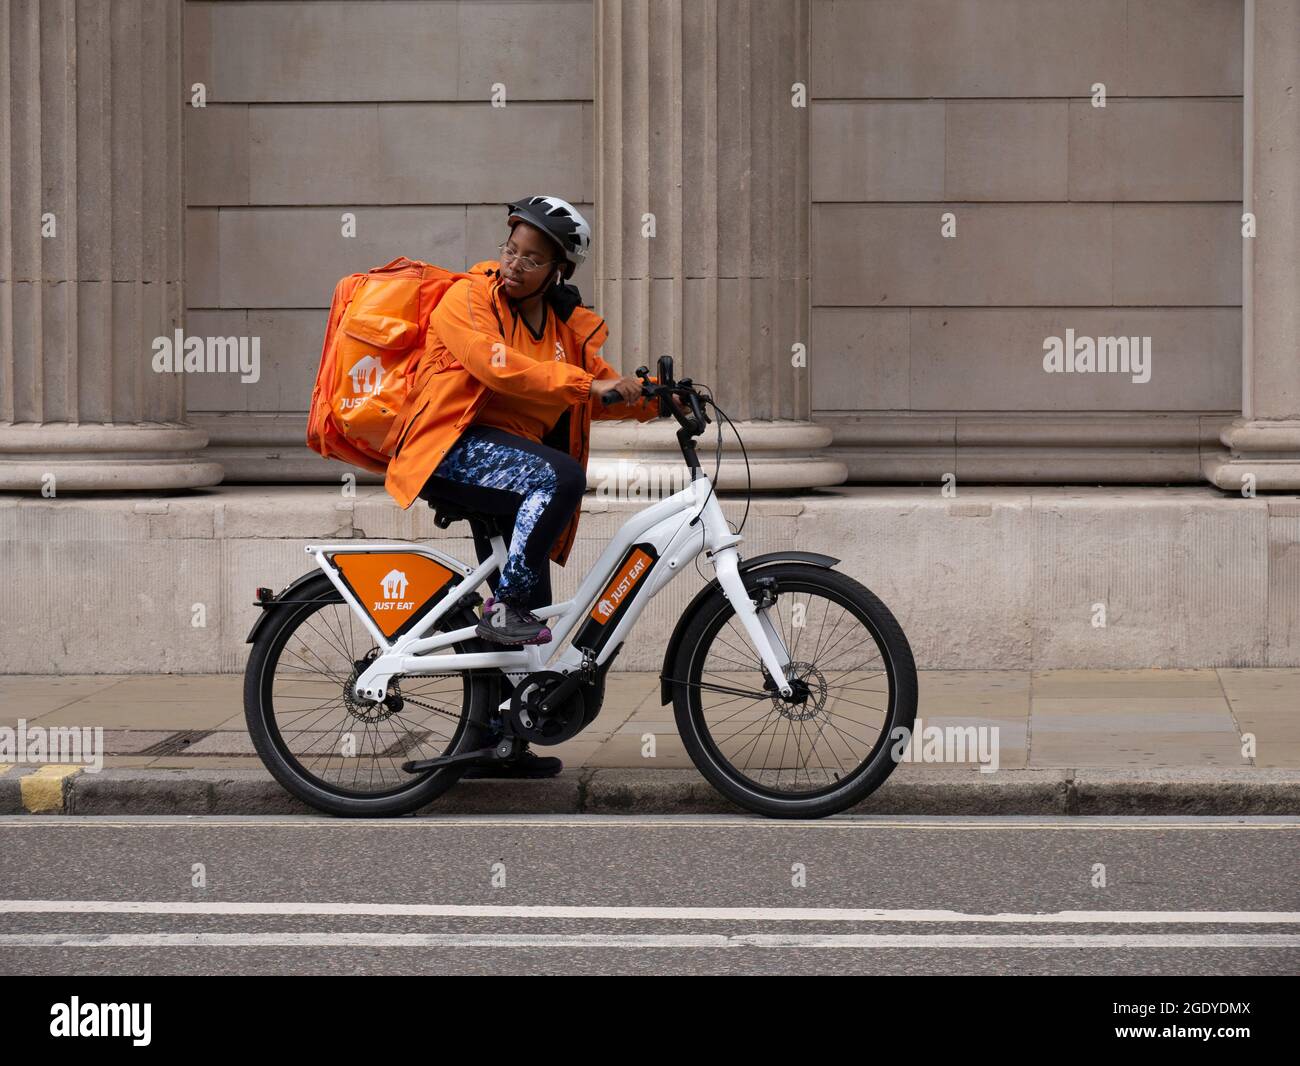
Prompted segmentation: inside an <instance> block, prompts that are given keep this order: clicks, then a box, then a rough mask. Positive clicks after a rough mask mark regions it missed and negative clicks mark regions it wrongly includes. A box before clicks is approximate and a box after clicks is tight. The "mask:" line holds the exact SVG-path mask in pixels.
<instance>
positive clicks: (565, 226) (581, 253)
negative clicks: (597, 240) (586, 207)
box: [506, 196, 591, 281]
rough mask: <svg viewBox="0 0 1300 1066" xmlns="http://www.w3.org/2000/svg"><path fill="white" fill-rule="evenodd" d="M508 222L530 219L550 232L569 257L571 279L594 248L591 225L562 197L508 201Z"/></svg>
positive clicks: (567, 268)
mask: <svg viewBox="0 0 1300 1066" xmlns="http://www.w3.org/2000/svg"><path fill="white" fill-rule="evenodd" d="M506 209H507V210H508V211H509V216H508V217H507V222H509V223H510V224H511V225H513V224H514V223H516V222H527V223H528V224H529V225H530V226H536V227H537V228H538V229H539V230H541V231H542V232H543V233H546V234H548V235H549V236H550V237H551V238H552V239H553V240H554V241H555V243H556V244H558V245H559V246H560V250H561V252H563V254H564V258H565V260H566V263H565V267H564V277H565V280H566V281H567V280H568V279H569V278H571V277H573V272H574V271H575V270H576V269H577V268H578V267H580V266H582V264H583V263H584V262H586V259H587V253H588V252H589V251H591V227H590V226H589V225H588V224H587V220H586V219H585V218H583V217H582V215H581V214H580V213H579V212H578V209H577V208H576V207H574V206H573V204H571V203H569V201H567V200H561V199H560V198H559V197H558V196H529V197H527V198H526V199H524V200H518V201H516V202H515V203H513V204H506Z"/></svg>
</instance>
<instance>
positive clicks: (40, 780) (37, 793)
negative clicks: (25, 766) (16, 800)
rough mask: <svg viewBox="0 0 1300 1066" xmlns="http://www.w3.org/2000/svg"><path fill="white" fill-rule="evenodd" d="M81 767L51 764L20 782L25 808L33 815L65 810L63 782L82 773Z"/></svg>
mask: <svg viewBox="0 0 1300 1066" xmlns="http://www.w3.org/2000/svg"><path fill="white" fill-rule="evenodd" d="M81 769H82V768H81V767H80V766H75V765H73V766H67V765H60V764H58V763H51V764H49V765H46V766H42V767H41V768H40V769H38V770H37V771H36V772H35V773H34V774H28V775H27V776H26V777H24V778H22V779H20V780H19V782H18V787H19V789H20V791H21V792H22V797H23V807H24V808H25V809H26V810H28V811H30V812H31V813H32V814H41V813H43V812H44V811H61V810H63V782H64V781H65V780H67V779H68V778H69V777H72V776H73V775H75V774H78V773H80V772H81Z"/></svg>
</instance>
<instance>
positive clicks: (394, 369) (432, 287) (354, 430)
mask: <svg viewBox="0 0 1300 1066" xmlns="http://www.w3.org/2000/svg"><path fill="white" fill-rule="evenodd" d="M467 276H468V275H466V274H458V273H455V272H453V271H450V270H444V269H443V268H442V267H437V266H432V265H430V264H429V263H422V262H420V261H419V260H417V259H407V258H406V257H405V256H402V257H400V258H397V259H394V260H393V261H392V262H391V263H388V264H387V265H385V266H381V267H375V268H374V269H373V270H370V271H368V272H367V273H365V274H350V275H348V276H347V277H346V278H343V280H341V281H340V282H339V283H338V284H337V285H336V286H335V287H334V298H333V300H332V301H331V302H330V315H329V322H328V324H327V325H326V327H325V344H324V347H323V348H322V349H321V357H320V369H319V370H318V371H317V373H316V385H315V388H313V389H312V395H311V407H310V409H309V410H308V414H307V446H308V447H309V448H311V450H312V451H314V452H318V453H319V454H321V455H323V456H324V457H325V458H326V459H341V460H342V461H343V462H345V463H352V464H353V465H355V466H360V467H363V468H365V469H366V470H372V471H374V472H376V473H383V472H384V471H385V470H386V469H387V467H388V460H389V456H388V454H387V453H385V452H384V450H383V448H382V445H383V442H384V438H385V437H387V436H388V430H389V429H390V428H391V426H392V424H393V421H394V420H395V419H396V418H397V416H398V414H399V413H400V412H401V410H402V405H403V404H404V403H405V402H406V395H407V392H408V390H409V388H410V374H411V373H412V372H413V371H414V370H415V364H416V362H417V360H418V359H419V358H420V355H421V353H422V352H423V350H424V339H425V331H426V329H427V328H428V325H429V315H430V313H431V312H432V311H433V309H434V307H435V306H436V305H437V303H438V301H439V300H440V299H442V296H443V293H445V292H446V291H447V289H449V288H450V287H451V284H452V282H454V281H456V280H458V279H459V278H463V277H467Z"/></svg>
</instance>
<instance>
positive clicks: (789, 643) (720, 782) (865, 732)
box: [673, 563, 917, 818]
mask: <svg viewBox="0 0 1300 1066" xmlns="http://www.w3.org/2000/svg"><path fill="white" fill-rule="evenodd" d="M744 581H745V585H746V587H747V588H748V589H750V593H751V597H752V598H754V599H756V600H758V602H762V599H761V598H760V597H762V596H765V595H768V594H770V597H771V602H770V603H769V604H768V606H766V607H765V608H762V610H763V611H764V612H765V613H766V614H767V615H768V617H769V618H770V620H771V622H772V624H773V626H774V628H775V629H776V630H777V632H778V633H779V634H780V635H781V639H782V641H783V642H784V643H785V647H786V649H787V651H788V652H789V653H790V666H789V668H788V669H787V670H786V675H787V679H788V680H790V681H791V682H792V684H793V685H794V687H795V689H796V692H795V694H794V696H793V697H791V698H784V697H782V696H780V694H779V693H777V692H776V687H775V685H774V684H773V682H772V679H771V677H770V675H769V674H768V672H767V669H766V668H765V667H764V666H763V664H762V661H761V660H760V659H759V657H758V654H757V652H755V651H754V648H753V645H752V644H751V643H750V640H749V637H748V634H747V633H746V632H745V630H744V627H743V626H742V625H741V624H740V622H739V620H737V619H736V617H735V610H734V608H733V607H732V606H731V603H730V601H729V600H728V599H727V598H726V596H725V595H724V594H723V593H722V591H721V589H719V590H718V591H717V592H716V593H715V594H714V595H712V596H710V597H709V598H708V599H706V600H705V601H704V602H703V604H702V605H701V607H700V608H699V612H698V614H697V615H696V617H695V619H694V620H693V621H692V622H691V623H690V624H689V625H688V628H687V630H686V632H685V634H684V635H683V638H682V642H681V651H680V652H679V654H678V656H677V662H676V665H675V668H674V670H673V677H674V679H676V681H675V683H674V686H673V710H674V715H675V717H676V720H677V728H678V731H679V732H680V733H681V736H682V741H683V743H684V744H685V746H686V750H687V752H688V753H689V754H690V756H691V759H692V761H693V762H694V763H695V765H696V767H698V768H699V770H700V772H701V773H702V774H703V775H704V776H705V777H706V778H707V779H708V780H709V781H710V782H711V783H712V784H713V786H714V787H715V788H717V789H718V791H720V792H721V793H722V794H723V795H725V796H727V797H728V798H729V799H731V800H732V801H734V802H735V803H738V804H740V805H741V806H742V807H745V808H747V809H749V810H752V811H756V812H758V813H760V814H765V815H768V816H770V817H775V818H821V817H825V816H826V815H829V814H835V813H836V812H838V811H842V810H844V809H846V808H848V807H851V806H853V805H854V804H856V803H858V802H860V801H861V800H862V799H864V798H865V797H866V796H868V795H869V794H870V793H871V792H873V791H874V790H875V789H876V788H878V787H879V786H880V785H881V783H882V782H883V781H884V780H885V778H887V777H888V776H889V774H890V772H891V771H892V770H893V769H894V765H895V760H894V758H893V756H892V753H893V752H894V751H895V750H897V749H898V743H899V737H900V736H902V735H903V734H902V733H901V732H900V731H901V730H903V729H906V731H907V734H908V735H910V732H911V729H912V724H913V722H914V721H915V718H916V693H917V681H916V665H915V663H914V661H913V658H912V649H911V647H910V646H909V645H908V643H907V638H906V637H905V636H904V635H903V630H902V628H901V627H900V626H899V624H898V621H897V620H896V619H895V618H894V616H893V615H892V614H891V613H890V612H889V609H888V608H887V607H886V606H885V605H884V604H883V603H881V602H880V600H879V599H877V598H876V596H875V595H873V594H872V593H871V591H870V590H869V589H867V588H866V587H865V586H863V585H861V584H859V583H858V582H857V581H854V580H853V579H852V578H851V577H848V576H847V575H845V574H841V573H837V572H836V571H834V570H827V569H825V568H823V567H817V566H810V565H808V564H804V563H789V564H777V565H773V566H766V567H762V568H761V569H759V570H755V571H750V572H749V573H746V574H744ZM764 586H766V589H767V592H766V593H764V591H763V588H764Z"/></svg>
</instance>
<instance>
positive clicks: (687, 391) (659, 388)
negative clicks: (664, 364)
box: [600, 366, 712, 437]
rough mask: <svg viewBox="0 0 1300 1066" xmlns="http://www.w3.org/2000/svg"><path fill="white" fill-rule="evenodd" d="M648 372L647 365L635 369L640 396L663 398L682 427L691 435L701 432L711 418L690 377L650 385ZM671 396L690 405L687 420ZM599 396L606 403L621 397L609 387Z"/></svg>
mask: <svg viewBox="0 0 1300 1066" xmlns="http://www.w3.org/2000/svg"><path fill="white" fill-rule="evenodd" d="M649 374H650V370H649V368H648V367H644V366H639V367H637V369H636V376H637V377H639V378H640V379H641V395H642V397H644V398H649V399H662V400H664V401H665V402H666V404H667V407H668V410H669V412H670V413H671V414H672V416H673V417H674V418H676V419H677V421H678V422H679V423H681V425H682V428H683V429H686V430H688V431H689V432H690V433H691V435H692V436H697V437H698V436H699V435H700V434H701V433H703V432H704V426H705V425H706V424H707V423H708V422H711V421H712V419H711V418H709V416H708V415H707V414H705V412H704V408H703V406H702V405H701V404H700V395H699V393H697V392H696V391H695V389H694V387H693V386H692V385H691V381H690V379H689V378H686V379H684V380H682V381H678V382H675V383H674V384H672V385H658V384H655V385H652V384H650V383H649V381H648V380H647V378H648V377H649ZM673 396H680V397H682V398H683V399H684V400H686V402H687V403H688V404H689V405H690V420H689V421H688V420H687V418H686V417H685V416H683V415H682V413H681V411H679V410H678V409H677V406H676V405H675V404H674V403H672V400H671V397H673ZM600 398H601V401H602V402H604V403H606V404H612V403H618V402H619V401H620V400H621V399H622V397H621V396H619V394H618V392H617V390H615V389H610V390H608V391H607V392H603V393H601V396H600Z"/></svg>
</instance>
